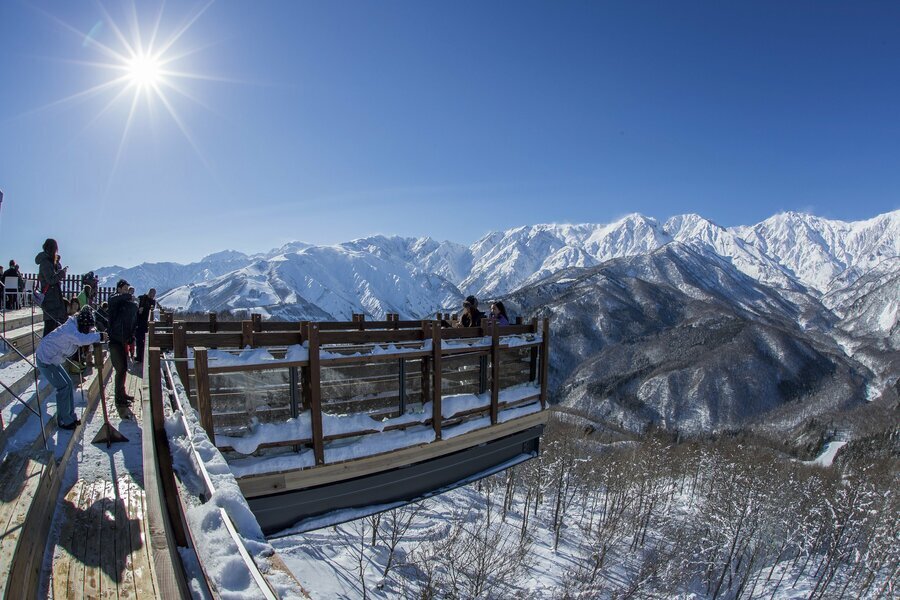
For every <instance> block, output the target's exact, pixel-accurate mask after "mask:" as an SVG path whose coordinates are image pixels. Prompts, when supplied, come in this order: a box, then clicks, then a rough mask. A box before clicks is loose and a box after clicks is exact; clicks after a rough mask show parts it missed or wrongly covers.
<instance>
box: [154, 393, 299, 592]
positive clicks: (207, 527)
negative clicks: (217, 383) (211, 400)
mask: <svg viewBox="0 0 900 600" xmlns="http://www.w3.org/2000/svg"><path fill="white" fill-rule="evenodd" d="M176 387H177V389H178V393H179V394H180V396H181V397H182V398H183V397H184V388H183V387H182V386H181V384H180V382H177V383H176ZM186 411H187V412H186V413H185V414H184V421H186V422H187V426H188V428H189V431H185V429H184V422H183V421H182V418H181V417H182V415H181V413H179V412H175V413H172V414H170V415H168V416H167V417H166V421H165V428H166V434H167V436H168V438H169V447H170V449H171V451H172V459H173V460H172V462H173V466H174V468H175V470H176V472H177V473H178V475H179V478H180V479H181V481H182V482H183V483H184V485H185V487H186V489H187V491H188V492H189V493H191V494H192V496H190V497H188V501H189V502H190V504H191V506H190V507H189V508H188V509H187V511H186V518H187V520H188V523H189V526H190V528H191V533H192V535H193V536H194V541H195V547H194V550H195V551H196V552H197V553H198V554H199V558H200V560H202V562H203V565H204V567H205V568H206V573H207V575H208V576H209V580H210V581H211V584H212V586H213V587H214V588H215V589H216V590H217V591H218V592H219V596H220V597H221V598H226V599H229V600H243V599H251V598H257V597H259V590H258V588H257V586H256V583H255V582H254V581H253V579H252V578H251V577H250V576H249V573H248V572H247V570H246V568H245V567H244V566H243V561H242V560H241V559H240V558H239V556H240V555H239V550H238V548H237V546H236V543H235V541H234V539H233V538H232V537H231V535H230V533H229V532H228V530H227V528H226V527H225V524H224V521H223V519H224V518H228V519H230V521H231V522H232V523H233V524H234V527H235V529H236V531H237V532H238V534H239V536H240V538H241V543H242V544H243V546H244V547H245V548H246V550H247V552H249V553H250V555H251V556H252V557H253V558H254V560H255V562H256V563H257V564H258V565H262V566H261V567H260V570H262V571H265V570H267V568H268V567H267V564H268V563H267V558H268V557H270V556H272V554H273V553H274V550H273V548H272V546H271V545H269V544H268V543H267V542H266V540H265V537H264V536H263V534H262V530H261V529H260V527H259V523H258V522H257V521H256V517H255V516H254V515H253V513H252V512H251V510H250V507H249V505H248V504H247V500H246V499H245V498H244V496H243V494H242V493H241V490H240V487H239V486H238V484H237V481H236V480H235V478H234V475H233V473H232V471H231V469H230V468H229V465H228V463H226V462H225V459H224V457H223V456H222V454H221V453H220V452H219V451H218V450H217V449H216V448H215V446H214V445H213V444H212V442H211V441H210V440H209V437H208V436H207V435H206V432H205V431H204V430H203V428H202V427H201V426H200V422H199V417H198V415H197V413H196V411H195V410H194V409H193V408H190V407H187V408H186ZM195 453H196V454H195ZM195 455H196V456H197V457H199V459H200V460H202V461H203V463H204V466H205V467H206V470H207V472H208V473H209V477H210V480H211V482H212V485H213V488H214V489H213V490H212V495H211V496H210V497H209V498H206V501H205V502H203V501H202V499H203V498H204V497H205V496H206V495H207V494H208V493H209V491H210V490H208V489H206V484H205V482H204V480H203V478H202V476H201V473H200V471H199V465H197V464H196V463H195V462H194V461H195ZM275 581H276V582H278V581H280V580H278V579H276V580H275ZM269 583H270V584H272V583H273V581H271V580H270V581H269ZM275 587H276V592H278V593H279V595H280V596H281V597H282V598H296V597H299V596H298V593H297V591H296V590H293V589H291V586H290V582H287V581H281V585H278V584H277V583H276V585H275Z"/></svg>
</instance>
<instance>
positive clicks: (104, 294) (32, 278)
mask: <svg viewBox="0 0 900 600" xmlns="http://www.w3.org/2000/svg"><path fill="white" fill-rule="evenodd" d="M22 278H23V279H24V280H25V290H27V291H31V290H33V289H34V288H35V287H37V285H38V283H37V281H38V276H37V274H36V273H22ZM59 287H60V290H61V291H62V295H63V298H66V299H67V300H68V299H69V298H71V297H72V296H77V295H78V294H80V293H81V290H82V288H83V287H84V284H83V283H82V275H66V277H65V278H64V279H63V280H62V281H60V286H59ZM115 293H116V288H113V287H103V286H98V288H97V290H96V293H95V294H94V296H93V303H94V305H95V306H100V305H101V304H103V303H104V302H107V301H109V298H110V296H112V295H113V294H115ZM29 297H30V294H29Z"/></svg>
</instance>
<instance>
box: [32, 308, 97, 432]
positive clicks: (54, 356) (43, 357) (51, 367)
mask: <svg viewBox="0 0 900 600" xmlns="http://www.w3.org/2000/svg"><path fill="white" fill-rule="evenodd" d="M93 327H94V315H93V313H92V312H91V309H90V308H84V309H82V310H81V311H80V312H79V313H78V315H77V316H72V317H69V318H68V319H66V321H65V322H64V323H63V324H62V325H60V326H59V327H57V328H55V329H53V331H51V332H50V333H48V334H47V335H45V336H44V337H43V338H41V341H40V342H39V343H38V347H37V352H36V353H35V358H36V359H37V368H38V371H40V373H41V376H42V377H43V378H44V379H46V380H47V381H49V382H50V385H52V386H53V387H54V388H55V389H56V422H57V423H59V427H60V429H70V430H71V429H75V427H77V426H78V425H79V424H81V421H80V420H79V419H78V417H77V416H76V415H75V386H74V384H73V383H72V378H71V377H69V374H68V373H67V372H66V369H65V368H64V367H63V363H65V362H66V359H67V358H68V357H69V356H70V355H71V354H72V353H74V352H75V351H76V350H78V348H79V346H87V345H88V344H95V343H97V342H100V341H103V339H104V337H105V335H106V334H101V333H97V332H96V331H91V330H92V329H93Z"/></svg>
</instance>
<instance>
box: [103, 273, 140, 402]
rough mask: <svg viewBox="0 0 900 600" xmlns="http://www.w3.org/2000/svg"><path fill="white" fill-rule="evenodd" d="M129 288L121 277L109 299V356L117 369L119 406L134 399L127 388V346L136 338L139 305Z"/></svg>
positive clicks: (116, 395)
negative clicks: (135, 330)
mask: <svg viewBox="0 0 900 600" xmlns="http://www.w3.org/2000/svg"><path fill="white" fill-rule="evenodd" d="M128 288H129V285H128V282H127V281H125V280H124V279H120V280H119V282H118V283H117V284H116V293H115V294H114V295H113V296H112V297H111V298H110V299H109V328H108V329H107V333H108V334H109V358H110V360H111V361H112V364H113V369H115V371H116V375H115V398H116V404H117V405H119V406H123V405H128V404H129V403H131V402H132V401H133V400H134V396H131V395H129V394H128V392H127V391H126V390H125V378H126V376H127V375H128V354H127V350H126V347H127V346H128V344H129V343H130V342H131V340H132V339H134V329H135V326H136V324H137V312H138V307H137V304H136V303H135V301H134V297H133V296H132V295H131V294H130V293H129V292H128Z"/></svg>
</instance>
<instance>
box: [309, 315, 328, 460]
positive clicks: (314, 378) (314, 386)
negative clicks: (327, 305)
mask: <svg viewBox="0 0 900 600" xmlns="http://www.w3.org/2000/svg"><path fill="white" fill-rule="evenodd" d="M321 378H322V372H321V364H320V362H319V325H318V323H310V324H309V410H310V417H311V419H310V421H311V424H312V436H313V456H315V459H316V465H324V464H325V442H324V440H323V437H324V433H323V431H322V388H321V385H320V384H321V381H322V379H321Z"/></svg>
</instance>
